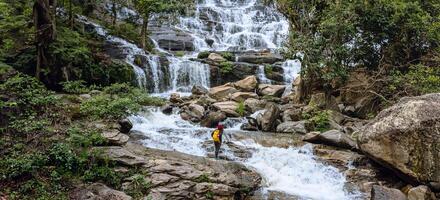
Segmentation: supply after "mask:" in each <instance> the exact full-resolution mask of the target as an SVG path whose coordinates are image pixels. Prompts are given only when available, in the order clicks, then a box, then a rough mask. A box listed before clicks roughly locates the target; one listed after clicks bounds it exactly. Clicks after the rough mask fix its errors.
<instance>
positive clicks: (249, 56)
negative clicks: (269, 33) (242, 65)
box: [237, 52, 283, 64]
mask: <svg viewBox="0 0 440 200" xmlns="http://www.w3.org/2000/svg"><path fill="white" fill-rule="evenodd" d="M282 60H283V58H282V57H281V56H279V55H276V54H273V53H270V52H248V53H245V54H242V55H239V56H238V57H237V61H238V62H246V63H253V64H274V63H276V62H280V61H282Z"/></svg>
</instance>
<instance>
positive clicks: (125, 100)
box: [80, 84, 164, 119]
mask: <svg viewBox="0 0 440 200" xmlns="http://www.w3.org/2000/svg"><path fill="white" fill-rule="evenodd" d="M163 103H164V102H163V100H162V99H160V98H156V97H151V96H149V95H148V94H146V93H145V92H143V91H142V90H140V89H138V88H133V87H131V86H129V85H127V84H113V85H112V86H108V87H105V88H104V92H103V93H101V94H99V95H96V96H93V97H92V98H91V99H89V100H87V101H85V102H84V103H82V104H81V108H80V111H81V113H82V114H83V115H85V116H89V117H91V118H108V119H117V118H119V117H122V116H126V115H128V114H130V113H133V112H137V111H139V110H140V109H141V108H142V106H150V105H156V106H159V105H163Z"/></svg>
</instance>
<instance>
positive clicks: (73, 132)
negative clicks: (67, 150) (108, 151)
mask: <svg viewBox="0 0 440 200" xmlns="http://www.w3.org/2000/svg"><path fill="white" fill-rule="evenodd" d="M67 134H68V135H69V137H68V138H67V141H68V142H69V143H71V144H72V145H73V146H74V147H78V148H80V147H91V146H100V145H103V144H105V142H106V141H105V139H104V138H103V137H102V136H101V134H99V133H98V132H97V131H95V130H83V129H81V128H78V127H71V128H69V129H68V130H67Z"/></svg>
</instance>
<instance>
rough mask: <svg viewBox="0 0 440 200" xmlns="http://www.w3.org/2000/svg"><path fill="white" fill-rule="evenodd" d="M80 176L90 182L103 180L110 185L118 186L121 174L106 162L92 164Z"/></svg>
mask: <svg viewBox="0 0 440 200" xmlns="http://www.w3.org/2000/svg"><path fill="white" fill-rule="evenodd" d="M82 178H83V179H84V180H85V181H90V182H95V181H104V183H106V184H108V185H110V186H112V187H119V186H120V185H121V182H122V175H121V174H119V173H116V172H115V171H114V170H113V168H111V167H109V166H108V164H93V165H92V167H91V168H90V169H88V170H86V171H85V172H84V175H83V177H82Z"/></svg>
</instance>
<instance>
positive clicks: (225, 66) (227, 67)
mask: <svg viewBox="0 0 440 200" xmlns="http://www.w3.org/2000/svg"><path fill="white" fill-rule="evenodd" d="M219 67H220V72H221V73H222V74H229V73H231V72H232V70H233V69H234V63H233V62H230V61H225V62H222V63H220V65H219Z"/></svg>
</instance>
